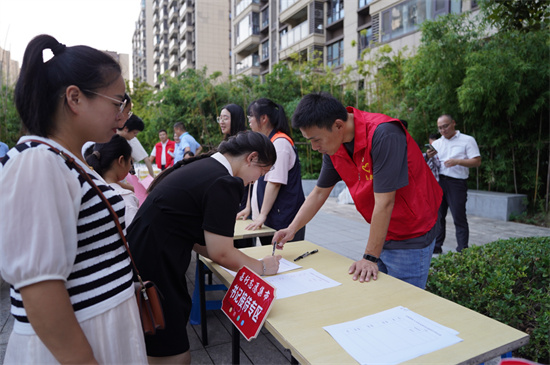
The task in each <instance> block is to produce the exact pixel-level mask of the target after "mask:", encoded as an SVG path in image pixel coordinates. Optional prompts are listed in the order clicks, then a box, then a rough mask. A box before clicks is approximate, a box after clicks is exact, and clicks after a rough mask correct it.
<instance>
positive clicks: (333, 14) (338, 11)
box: [327, 0, 344, 24]
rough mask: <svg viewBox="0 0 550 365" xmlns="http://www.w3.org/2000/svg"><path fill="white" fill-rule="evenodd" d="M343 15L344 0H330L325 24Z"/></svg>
mask: <svg viewBox="0 0 550 365" xmlns="http://www.w3.org/2000/svg"><path fill="white" fill-rule="evenodd" d="M343 17H344V0H332V1H331V2H330V5H329V12H328V17H327V24H332V23H334V22H336V21H338V20H340V19H342V18H343Z"/></svg>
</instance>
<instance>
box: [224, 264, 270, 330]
mask: <svg viewBox="0 0 550 365" xmlns="http://www.w3.org/2000/svg"><path fill="white" fill-rule="evenodd" d="M274 300H275V287H273V286H271V284H269V283H268V282H266V281H264V280H263V279H262V278H261V277H260V276H259V275H258V274H256V273H255V272H253V271H252V270H250V269H249V268H248V267H246V266H243V267H242V269H240V270H239V272H238V273H237V275H236V276H235V279H234V280H233V283H232V284H231V286H230V287H229V289H228V290H227V293H225V296H224V298H223V301H222V311H223V312H224V313H225V315H226V316H227V317H228V318H229V320H230V321H231V322H233V325H234V326H235V327H237V328H238V329H239V331H240V332H241V333H242V335H243V336H244V337H245V338H246V339H247V340H248V341H250V340H251V339H253V338H256V336H258V333H259V332H260V328H262V325H263V323H264V321H265V319H266V318H267V314H268V313H269V311H270V310H271V306H272V305H273V301H274Z"/></svg>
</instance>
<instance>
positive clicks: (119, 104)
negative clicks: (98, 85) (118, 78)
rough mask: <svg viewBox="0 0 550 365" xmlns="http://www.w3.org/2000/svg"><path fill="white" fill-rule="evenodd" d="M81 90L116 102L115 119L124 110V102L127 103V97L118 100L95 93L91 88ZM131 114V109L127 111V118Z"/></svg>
mask: <svg viewBox="0 0 550 365" xmlns="http://www.w3.org/2000/svg"><path fill="white" fill-rule="evenodd" d="M83 91H86V92H89V93H92V94H95V95H97V96H101V97H104V98H105V99H109V100H111V101H114V102H116V103H117V104H118V113H117V115H116V117H117V119H118V118H120V116H121V115H122V112H124V108H126V103H128V99H124V100H122V101H120V100H118V99H115V98H111V97H110V96H107V95H103V94H100V93H96V92H95V91H91V90H83ZM132 114H133V113H132V111H129V112H128V118H130V117H131V116H132Z"/></svg>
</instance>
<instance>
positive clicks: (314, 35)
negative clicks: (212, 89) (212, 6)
mask: <svg viewBox="0 0 550 365" xmlns="http://www.w3.org/2000/svg"><path fill="white" fill-rule="evenodd" d="M476 7H477V4H476V2H475V1H474V0H231V11H232V14H234V16H232V19H231V29H232V31H233V34H234V37H233V39H232V40H231V47H232V52H231V63H232V70H234V74H236V75H250V76H254V77H261V76H263V75H265V74H267V73H269V72H270V71H271V70H272V67H273V65H275V64H276V63H277V62H280V61H284V60H286V59H289V58H290V57H291V55H292V54H298V55H299V57H301V58H302V59H307V60H309V59H312V58H313V57H322V60H323V63H324V65H327V66H332V67H334V69H335V70H336V71H338V70H339V69H341V67H342V66H343V65H344V64H346V65H355V61H356V60H357V59H358V58H359V56H360V54H361V52H362V51H363V50H364V49H365V48H367V47H373V46H376V45H380V44H389V45H390V46H391V47H392V48H393V49H394V50H398V49H402V48H403V47H405V46H407V47H408V49H409V50H412V51H414V49H415V47H416V46H418V45H419V44H420V32H419V31H418V28H419V25H420V24H421V23H422V22H423V21H425V20H429V19H435V18H436V17H438V16H439V15H443V14H448V13H460V12H464V11H470V10H472V9H475V8H476Z"/></svg>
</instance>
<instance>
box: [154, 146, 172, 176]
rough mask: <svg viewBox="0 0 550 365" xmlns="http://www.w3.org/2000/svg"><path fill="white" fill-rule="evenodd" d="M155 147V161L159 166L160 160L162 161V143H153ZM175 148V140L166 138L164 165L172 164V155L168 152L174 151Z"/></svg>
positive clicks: (159, 166)
mask: <svg viewBox="0 0 550 365" xmlns="http://www.w3.org/2000/svg"><path fill="white" fill-rule="evenodd" d="M155 148H156V157H155V162H156V163H157V167H158V168H159V169H160V168H161V161H162V143H161V142H158V143H157V144H156V145H155ZM175 149H176V142H174V141H171V140H168V142H166V150H165V151H166V165H165V166H164V167H166V168H168V167H170V166H172V165H173V164H174V157H172V156H170V155H169V154H168V152H172V154H173V153H174V150H175Z"/></svg>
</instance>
